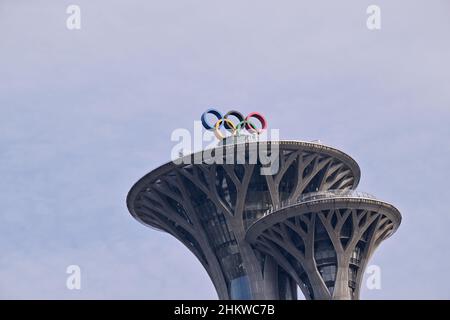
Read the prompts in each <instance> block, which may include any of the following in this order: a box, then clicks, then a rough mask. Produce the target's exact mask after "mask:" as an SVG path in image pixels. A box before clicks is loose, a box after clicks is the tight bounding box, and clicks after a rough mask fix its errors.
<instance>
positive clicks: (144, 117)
mask: <svg viewBox="0 0 450 320" xmlns="http://www.w3.org/2000/svg"><path fill="white" fill-rule="evenodd" d="M69 4H78V5H80V7H81V10H82V17H81V18H82V29H81V30H79V31H69V30H67V29H66V23H65V20H66V18H67V14H66V13H65V11H66V7H67V6H68V5H69ZM369 4H378V5H379V6H380V7H381V10H382V29H381V30H379V31H375V32H374V31H369V30H368V29H367V28H366V26H365V23H366V22H365V21H366V13H365V11H366V8H367V6H368V5H369ZM449 33H450V2H448V1H447V0H441V1H438V0H431V1H418V0H414V1H411V0H409V1H407V0H398V1H361V0H352V1H314V2H311V1H298V0H295V1H294V0H289V1H283V2H282V3H279V2H275V1H261V0H259V1H236V0H231V1H212V0H208V1H205V0H197V1H191V0H176V1H143V0H141V1H137V0H127V1H117V0H116V1H112V0H108V1H106V0H89V1H87V0H79V1H78V0H77V1H61V0H53V1H51V0H34V1H24V0H1V1H0V204H1V211H0V212H1V213H0V216H1V220H0V298H8V299H10V298H19V299H24V298H43V299H47V298H58V299H79V298H88V299H91V298H99V299H103V298H112V299H116V298H138V299H168V298H179V299H184V298H186V299H214V298H216V295H215V292H214V289H213V286H212V284H211V283H210V281H209V279H208V277H207V275H206V272H205V271H204V270H203V269H202V267H201V265H200V263H199V262H197V261H196V259H195V258H194V256H193V255H192V254H191V253H190V252H189V251H188V250H187V249H185V248H184V247H183V246H182V245H181V244H180V243H178V242H177V241H176V240H175V239H174V238H172V237H171V236H169V235H166V234H163V233H160V232H156V231H152V230H151V229H148V228H145V227H144V226H142V225H141V224H139V223H138V222H136V221H135V220H133V219H132V218H131V216H130V215H129V213H128V211H127V209H126V205H125V197H126V195H127V192H128V190H129V189H130V187H131V186H132V184H133V183H134V182H135V181H136V180H137V179H139V178H140V177H142V176H143V175H144V174H146V173H147V172H149V171H150V170H152V169H154V168H156V167H157V166H158V165H160V164H162V163H164V162H166V161H168V160H169V159H170V152H171V148H172V147H173V145H174V143H172V142H170V134H171V132H172V130H174V129H176V128H188V129H190V128H192V125H193V121H194V120H198V119H199V118H200V115H201V113H202V112H203V111H204V110H205V109H206V108H208V107H211V106H216V107H218V108H220V109H222V110H228V109H230V108H238V109H239V110H242V112H244V113H247V112H250V111H260V112H262V113H263V114H265V115H266V117H267V119H268V121H269V126H270V127H271V128H280V129H281V137H282V138H287V139H299V140H314V139H320V140H322V142H324V143H325V144H328V145H331V146H334V147H337V148H339V149H341V150H343V151H344V152H346V153H348V154H349V155H351V156H352V157H353V158H354V159H355V160H356V161H357V162H358V163H359V165H360V167H361V170H362V177H361V183H360V186H359V188H358V189H359V190H361V191H367V192H370V193H372V194H375V195H376V196H378V197H379V198H381V199H384V200H386V201H389V202H392V203H393V204H394V205H396V206H397V207H398V208H399V210H400V211H401V212H402V214H403V223H402V225H401V227H400V229H399V230H398V232H397V233H396V234H395V235H394V236H393V237H392V238H391V239H389V240H387V241H386V242H385V243H383V244H382V245H381V247H380V248H379V250H378V251H377V253H376V254H375V256H374V258H373V259H372V261H371V263H372V264H377V265H379V266H380V267H381V268H382V290H372V291H369V290H367V289H363V291H362V298H363V299H382V298H387V299H395V298H414V299H417V298H425V299H428V298H447V299H448V298H450V289H449V287H450V281H449V280H447V279H448V273H449V272H450V257H449V252H450V251H449V247H450V240H449V236H448V230H449V226H450V210H449V205H448V203H447V201H448V199H450V188H449V182H450V170H449V164H450V143H449V142H448V140H449V137H450V90H449V88H450V62H449V57H450V41H449V39H450V34H449ZM70 264H78V265H80V267H81V269H82V289H81V290H80V291H69V290H67V289H66V287H65V282H66V277H67V275H66V273H65V269H66V267H67V266H68V265H70Z"/></svg>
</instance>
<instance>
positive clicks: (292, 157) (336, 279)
mask: <svg viewBox="0 0 450 320" xmlns="http://www.w3.org/2000/svg"><path fill="white" fill-rule="evenodd" d="M258 145H259V143H258V142H251V143H245V150H246V151H250V150H252V149H255V148H258ZM270 145H271V146H272V151H271V152H276V153H277V154H278V156H279V170H278V171H277V172H276V173H275V174H273V175H262V174H261V168H262V167H263V165H262V164H261V163H260V162H259V161H257V162H256V163H253V164H245V163H244V164H237V163H232V164H225V163H226V162H225V161H224V163H223V164H220V163H217V162H216V163H210V162H209V161H205V160H204V161H202V162H200V163H197V162H195V163H196V164H192V163H194V161H193V160H194V159H198V158H196V156H197V155H198V154H194V155H190V156H187V157H185V158H184V161H182V163H178V164H176V163H174V162H170V163H167V164H165V165H163V166H161V167H159V168H157V169H155V170H154V171H152V172H150V173H149V174H147V175H146V176H144V177H143V178H142V179H141V180H139V181H138V182H137V183H136V184H135V185H134V186H133V188H132V189H131V191H130V193H129V194H128V198H127V204H128V208H129V211H130V212H131V214H132V216H133V217H134V218H136V219H137V220H138V221H140V222H141V223H143V224H144V225H147V226H150V227H153V228H156V229H158V230H162V231H165V232H167V233H170V234H171V235H173V236H174V237H176V238H177V239H178V240H179V241H181V242H182V243H183V244H184V245H185V246H186V247H188V248H189V250H191V251H192V252H193V253H194V255H195V256H196V257H197V258H198V260H199V261H200V262H201V263H202V265H203V266H204V268H205V269H206V271H207V272H208V274H209V276H210V278H211V280H212V282H213V284H214V286H215V288H216V291H217V293H218V296H219V298H220V299H297V286H299V287H300V288H301V290H302V292H303V293H304V295H305V297H306V298H307V299H358V298H359V290H360V286H361V281H362V275H363V273H364V268H365V266H366V264H367V261H368V260H369V258H370V256H371V254H372V253H373V251H374V249H375V248H376V247H377V246H378V245H379V244H380V242H381V241H383V240H384V239H386V238H387V237H389V236H390V235H392V234H393V233H394V232H395V230H396V229H397V228H398V226H399V224H400V221H401V215H400V213H399V212H398V210H397V209H396V208H395V207H393V206H392V205H390V204H387V203H385V202H382V201H379V200H376V199H375V198H374V197H372V196H370V195H368V194H363V193H359V192H356V191H354V189H355V188H356V187H357V185H358V182H359V179H360V169H359V167H358V165H357V163H356V162H355V161H354V160H353V159H352V158H350V157H349V156H348V155H346V154H345V153H343V152H341V151H339V150H337V149H334V148H331V147H328V146H324V145H322V144H317V143H309V142H299V141H278V142H271V143H270ZM275 145H276V148H274V146H275ZM219 148H222V149H227V150H229V149H230V148H231V149H232V150H233V151H234V152H235V151H236V150H237V145H236V144H231V145H225V146H219V147H217V150H219ZM214 151H215V150H214ZM214 151H213V153H212V154H214ZM224 154H226V152H224ZM189 163H191V164H189Z"/></svg>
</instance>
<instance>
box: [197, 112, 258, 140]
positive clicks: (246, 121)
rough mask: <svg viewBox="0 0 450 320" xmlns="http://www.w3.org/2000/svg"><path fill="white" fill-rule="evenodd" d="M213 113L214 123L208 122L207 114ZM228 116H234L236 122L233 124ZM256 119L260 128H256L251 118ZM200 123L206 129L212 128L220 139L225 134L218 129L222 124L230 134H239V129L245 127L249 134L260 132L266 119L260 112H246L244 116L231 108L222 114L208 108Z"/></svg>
mask: <svg viewBox="0 0 450 320" xmlns="http://www.w3.org/2000/svg"><path fill="white" fill-rule="evenodd" d="M209 114H210V115H213V116H214V117H215V118H217V121H216V122H215V124H211V123H209V122H208V119H207V116H208V115H209ZM229 117H234V118H236V119H237V121H238V123H237V124H235V123H234V122H233V121H232V120H230V118H229ZM252 119H256V120H258V121H259V123H260V125H261V128H258V127H257V126H256V125H255V124H254V123H253V122H252V121H251V120H252ZM201 121H202V125H203V127H204V128H205V129H206V130H211V131H212V130H214V134H215V136H216V137H217V139H219V140H222V139H224V138H225V134H223V133H222V132H221V131H220V129H221V127H222V126H223V127H224V128H225V129H226V130H227V131H229V132H231V135H233V136H235V135H239V134H240V132H241V130H242V129H244V128H245V130H246V131H247V132H248V133H251V134H260V133H261V132H263V131H264V130H266V129H267V121H266V119H265V118H264V116H263V115H262V114H260V113H259V112H252V113H250V114H248V115H247V116H246V117H244V116H243V115H242V113H240V112H239V111H236V110H231V111H228V112H227V113H226V114H225V115H224V116H222V114H221V113H220V112H219V111H218V110H216V109H208V110H206V111H205V112H204V113H203V114H202V117H201Z"/></svg>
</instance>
